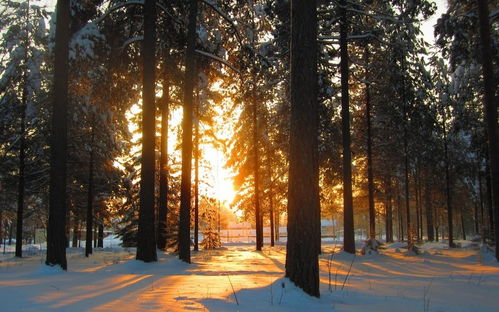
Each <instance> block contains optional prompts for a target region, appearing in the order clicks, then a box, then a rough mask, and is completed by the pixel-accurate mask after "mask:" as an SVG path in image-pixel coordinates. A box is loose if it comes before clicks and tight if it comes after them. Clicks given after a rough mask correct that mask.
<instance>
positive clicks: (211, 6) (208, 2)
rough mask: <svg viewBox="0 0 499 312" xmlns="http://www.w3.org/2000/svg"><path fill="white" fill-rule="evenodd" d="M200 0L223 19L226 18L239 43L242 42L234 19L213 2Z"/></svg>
mask: <svg viewBox="0 0 499 312" xmlns="http://www.w3.org/2000/svg"><path fill="white" fill-rule="evenodd" d="M200 1H201V2H203V3H204V4H206V5H207V6H209V7H210V8H212V9H213V10H214V11H215V12H217V13H218V14H219V15H220V16H221V17H222V18H223V19H224V20H226V21H227V22H228V23H229V24H230V25H231V26H232V28H233V29H234V31H235V33H236V36H237V40H238V41H239V43H240V44H242V42H243V41H242V38H241V34H239V31H238V29H237V25H236V23H235V22H234V20H233V19H232V18H231V17H230V16H228V15H227V14H226V13H225V12H224V11H222V10H221V9H220V8H219V7H218V6H217V5H216V4H215V3H213V2H211V1H210V0H200Z"/></svg>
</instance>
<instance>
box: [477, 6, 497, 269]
mask: <svg viewBox="0 0 499 312" xmlns="http://www.w3.org/2000/svg"><path fill="white" fill-rule="evenodd" d="M478 15H479V22H480V39H481V48H482V62H483V64H482V70H483V78H484V87H485V88H484V91H485V94H484V95H485V96H484V100H485V101H484V102H485V103H484V111H485V122H486V124H487V135H488V146H489V164H490V176H491V186H492V203H493V206H494V216H495V221H496V222H498V220H499V148H498V139H499V134H498V128H497V98H496V96H495V90H496V89H497V83H496V82H495V81H494V73H493V72H492V68H493V65H492V49H491V39H490V21H489V8H488V1H486V0H478ZM495 242H496V259H497V261H499V231H498V230H497V229H496V231H495Z"/></svg>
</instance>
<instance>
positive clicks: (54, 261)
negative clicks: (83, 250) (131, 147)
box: [45, 0, 70, 270]
mask: <svg viewBox="0 0 499 312" xmlns="http://www.w3.org/2000/svg"><path fill="white" fill-rule="evenodd" d="M56 18H57V22H56V34H55V64H54V90H53V106H52V135H51V142H50V189H49V196H50V198H49V221H48V230H47V258H46V261H45V263H46V264H47V265H50V266H54V265H60V266H61V267H62V268H63V269H64V270H67V260H66V244H67V238H66V174H67V173H66V168H67V164H66V160H67V110H68V68H69V53H68V51H69V50H68V48H69V28H70V1H69V0H57V7H56Z"/></svg>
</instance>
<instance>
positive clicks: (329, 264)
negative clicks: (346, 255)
mask: <svg viewBox="0 0 499 312" xmlns="http://www.w3.org/2000/svg"><path fill="white" fill-rule="evenodd" d="M335 250H336V244H335V245H334V247H333V252H332V253H331V257H329V261H328V263H327V269H328V274H329V291H331V292H332V291H333V288H332V287H331V264H332V262H333V256H334V251H335ZM335 284H336V283H335Z"/></svg>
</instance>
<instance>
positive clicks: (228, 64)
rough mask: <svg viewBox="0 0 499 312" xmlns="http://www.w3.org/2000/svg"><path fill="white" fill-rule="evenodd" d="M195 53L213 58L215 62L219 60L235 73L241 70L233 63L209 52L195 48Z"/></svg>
mask: <svg viewBox="0 0 499 312" xmlns="http://www.w3.org/2000/svg"><path fill="white" fill-rule="evenodd" d="M196 53H197V54H199V55H202V56H206V57H208V58H210V59H212V60H215V61H217V62H220V63H222V64H224V65H225V66H227V67H229V68H230V69H232V70H233V71H235V72H236V73H238V74H241V72H240V71H239V70H238V69H237V68H236V67H234V65H232V64H231V63H229V62H227V61H226V60H224V59H222V58H220V57H218V56H216V55H213V54H211V53H208V52H205V51H201V50H196Z"/></svg>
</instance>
